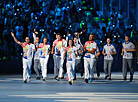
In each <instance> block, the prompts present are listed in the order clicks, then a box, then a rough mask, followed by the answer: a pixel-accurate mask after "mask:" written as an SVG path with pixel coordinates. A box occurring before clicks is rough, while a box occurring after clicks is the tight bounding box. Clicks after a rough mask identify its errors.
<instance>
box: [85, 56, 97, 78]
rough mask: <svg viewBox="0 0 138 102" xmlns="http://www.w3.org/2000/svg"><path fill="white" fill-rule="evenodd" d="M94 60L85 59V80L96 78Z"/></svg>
mask: <svg viewBox="0 0 138 102" xmlns="http://www.w3.org/2000/svg"><path fill="white" fill-rule="evenodd" d="M94 60H95V59H94V58H93V59H92V58H84V72H85V79H89V77H90V78H94ZM89 71H90V72H89ZM89 73H90V74H89Z"/></svg>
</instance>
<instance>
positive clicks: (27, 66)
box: [22, 58, 32, 80]
mask: <svg viewBox="0 0 138 102" xmlns="http://www.w3.org/2000/svg"><path fill="white" fill-rule="evenodd" d="M22 61H23V80H27V78H31V66H32V59H25V58H22Z"/></svg>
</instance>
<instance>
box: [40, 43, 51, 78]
mask: <svg viewBox="0 0 138 102" xmlns="http://www.w3.org/2000/svg"><path fill="white" fill-rule="evenodd" d="M38 47H39V48H40V49H41V52H40V64H41V70H42V76H43V79H44V78H46V77H47V63H48V59H49V55H48V52H49V50H50V45H48V44H47V45H45V44H44V43H41V44H40V45H39V46H38Z"/></svg>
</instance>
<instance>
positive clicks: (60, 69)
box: [56, 56, 64, 78]
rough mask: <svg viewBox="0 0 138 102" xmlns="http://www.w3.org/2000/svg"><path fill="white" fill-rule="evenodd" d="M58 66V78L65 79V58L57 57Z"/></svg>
mask: <svg viewBox="0 0 138 102" xmlns="http://www.w3.org/2000/svg"><path fill="white" fill-rule="evenodd" d="M56 64H57V65H56V66H57V68H58V69H59V74H58V77H60V78H61V77H63V72H64V70H63V64H64V59H63V56H56Z"/></svg>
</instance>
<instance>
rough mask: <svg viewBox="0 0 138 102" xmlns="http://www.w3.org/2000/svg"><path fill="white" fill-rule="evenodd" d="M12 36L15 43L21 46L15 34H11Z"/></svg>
mask: <svg viewBox="0 0 138 102" xmlns="http://www.w3.org/2000/svg"><path fill="white" fill-rule="evenodd" d="M11 35H12V37H13V39H14V41H15V42H16V43H17V44H19V45H21V42H20V41H18V40H17V39H16V37H15V35H14V33H13V32H11Z"/></svg>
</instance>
